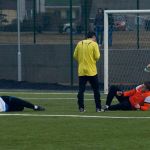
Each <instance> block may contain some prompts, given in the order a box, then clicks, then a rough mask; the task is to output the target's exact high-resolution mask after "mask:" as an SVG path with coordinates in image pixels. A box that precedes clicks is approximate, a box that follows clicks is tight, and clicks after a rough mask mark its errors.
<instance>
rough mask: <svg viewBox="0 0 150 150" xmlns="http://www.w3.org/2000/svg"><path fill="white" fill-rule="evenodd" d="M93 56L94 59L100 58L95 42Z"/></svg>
mask: <svg viewBox="0 0 150 150" xmlns="http://www.w3.org/2000/svg"><path fill="white" fill-rule="evenodd" d="M94 58H95V60H96V61H98V60H99V58H100V50H99V46H98V44H97V43H95V45H94Z"/></svg>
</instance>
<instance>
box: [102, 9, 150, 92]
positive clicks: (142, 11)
mask: <svg viewBox="0 0 150 150" xmlns="http://www.w3.org/2000/svg"><path fill="white" fill-rule="evenodd" d="M136 13H137V14H138V13H150V9H149V10H105V11H104V93H105V94H107V93H108V88H109V87H108V84H109V81H108V79H109V78H108V69H109V68H108V32H109V31H108V30H109V27H108V24H109V23H108V15H109V14H136Z"/></svg>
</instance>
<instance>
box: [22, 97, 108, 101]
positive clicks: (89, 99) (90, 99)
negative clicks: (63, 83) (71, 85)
mask: <svg viewBox="0 0 150 150" xmlns="http://www.w3.org/2000/svg"><path fill="white" fill-rule="evenodd" d="M20 98H21V99H27V100H30V99H31V100H32V99H33V100H34V99H36V100H77V98H68V97H64V98H63V97H62V98H56V97H55V98H48V97H47V98H45V97H44V98H42V97H40V98H38V97H37V98H36V97H34V98H33V97H32V98H30V97H20ZM93 100H94V98H93V99H92V98H85V101H93ZM101 101H106V99H101Z"/></svg>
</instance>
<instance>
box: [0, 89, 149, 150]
mask: <svg viewBox="0 0 150 150" xmlns="http://www.w3.org/2000/svg"><path fill="white" fill-rule="evenodd" d="M0 95H11V96H17V97H20V98H24V99H26V100H28V101H30V102H33V103H35V104H40V105H42V106H44V107H45V108H46V111H44V112H35V111H32V110H29V109H25V110H24V111H23V112H19V113H18V112H14V113H11V114H12V115H9V114H10V113H1V114H6V115H8V116H3V115H0V135H1V136H0V150H148V149H150V136H149V135H150V118H148V117H149V116H150V111H147V112H142V111H116V112H100V113H96V112H95V107H94V101H93V95H92V94H89V93H86V95H85V104H86V110H87V112H85V113H79V112H78V110H77V105H76V93H70V94H68V93H65V92H64V93H62V92H61V93H54V92H42V91H28V92H27V91H25V92H23V91H18V92H17V91H13V92H10V91H9V92H2V91H1V92H0ZM105 97H106V96H104V95H102V103H103V104H104V102H105ZM15 114H22V115H23V114H29V116H21V115H20V116H16V115H15ZM34 115H35V116H34ZM46 115H47V116H46ZM50 115H52V116H50ZM55 115H62V116H55ZM63 115H68V116H63ZM70 115H72V116H70ZM73 115H74V116H73ZM81 116H83V117H81ZM84 116H86V117H84ZM91 116H94V117H91ZM101 116H103V118H100V117H101ZM98 117H99V118H98ZM107 117H108V118H107ZM110 117H120V118H110ZM122 117H129V118H122ZM134 117H139V118H134ZM144 117H145V118H144ZM146 117H147V118H146Z"/></svg>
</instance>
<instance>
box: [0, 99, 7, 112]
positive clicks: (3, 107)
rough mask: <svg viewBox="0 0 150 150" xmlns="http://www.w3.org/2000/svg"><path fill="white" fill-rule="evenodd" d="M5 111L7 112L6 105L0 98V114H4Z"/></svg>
mask: <svg viewBox="0 0 150 150" xmlns="http://www.w3.org/2000/svg"><path fill="white" fill-rule="evenodd" d="M6 111H7V104H6V103H5V102H4V101H3V99H2V98H1V97H0V112H6Z"/></svg>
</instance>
